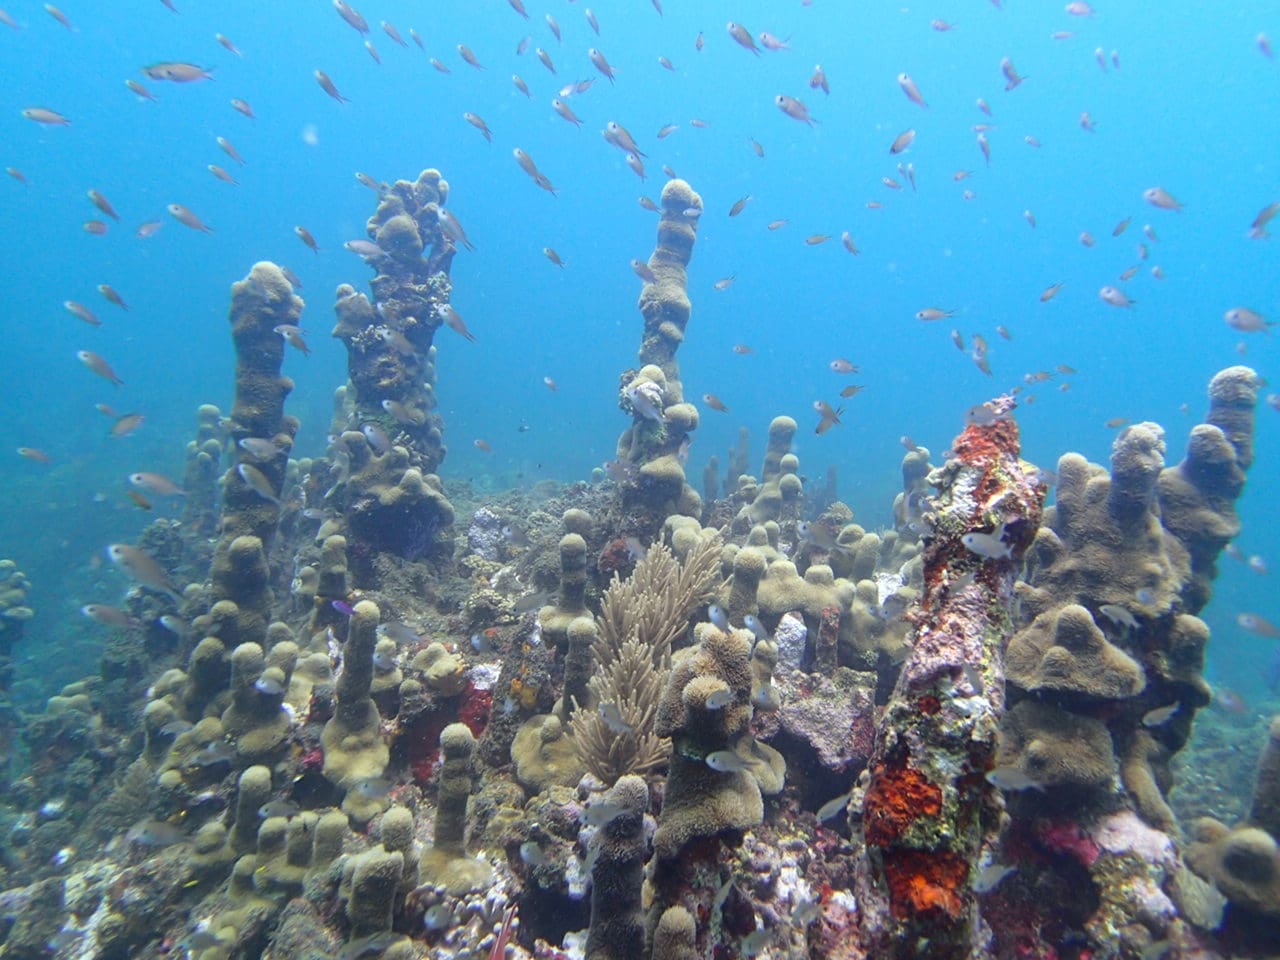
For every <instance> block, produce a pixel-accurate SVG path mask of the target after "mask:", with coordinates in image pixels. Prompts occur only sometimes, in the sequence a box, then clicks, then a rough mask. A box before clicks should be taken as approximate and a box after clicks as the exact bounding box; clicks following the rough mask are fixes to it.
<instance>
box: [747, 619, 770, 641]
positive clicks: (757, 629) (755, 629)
mask: <svg viewBox="0 0 1280 960" xmlns="http://www.w3.org/2000/svg"><path fill="white" fill-rule="evenodd" d="M742 625H743V626H744V627H746V628H747V629H748V630H750V631H751V633H752V634H753V635H754V636H755V638H756V639H757V640H768V639H769V631H768V630H766V629H765V628H764V624H763V623H761V622H760V618H759V617H757V616H756V615H755V614H751V613H748V614H747V615H746V616H745V617H743V618H742Z"/></svg>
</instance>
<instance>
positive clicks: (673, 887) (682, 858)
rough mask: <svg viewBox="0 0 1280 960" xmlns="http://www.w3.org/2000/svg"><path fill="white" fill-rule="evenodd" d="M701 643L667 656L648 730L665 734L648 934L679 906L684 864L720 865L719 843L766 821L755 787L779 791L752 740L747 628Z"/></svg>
mask: <svg viewBox="0 0 1280 960" xmlns="http://www.w3.org/2000/svg"><path fill="white" fill-rule="evenodd" d="M695 632H696V634H697V637H698V643H697V645H696V646H694V647H691V648H688V649H686V650H683V651H681V652H680V653H679V654H678V655H677V657H676V658H675V659H674V660H673V663H672V667H671V674H670V677H669V678H668V680H667V686H666V689H665V690H664V691H663V694H662V699H661V701H660V702H659V704H658V710H657V716H656V718H655V722H654V732H655V733H656V734H657V735H658V736H663V737H670V738H671V760H670V763H669V767H668V772H667V786H666V791H665V793H664V795H663V802H662V812H661V814H660V816H659V818H658V829H657V831H656V833H655V834H654V857H655V860H654V863H653V866H652V870H651V873H650V878H649V879H650V884H651V886H652V889H653V895H652V898H651V900H650V903H649V928H650V929H651V930H653V929H656V928H657V926H658V925H659V923H660V922H661V918H662V916H663V915H664V912H665V911H666V910H667V909H668V908H670V907H673V906H678V905H680V901H681V899H682V896H683V891H684V888H685V886H686V883H687V875H688V871H689V869H690V863H691V862H697V861H702V862H703V863H704V864H705V866H704V869H713V868H714V866H715V865H716V864H717V863H718V860H719V857H720V856H721V853H722V848H723V847H724V845H726V844H728V845H733V844H736V843H737V842H739V841H740V840H741V836H742V833H743V831H745V830H747V829H749V828H750V827H753V826H755V825H756V824H758V823H760V821H761V819H762V818H763V816H764V805H763V798H762V796H761V791H762V788H763V789H764V790H766V791H767V792H776V791H777V790H779V789H781V786H782V777H783V771H784V769H785V764H784V763H783V761H782V757H781V755H779V754H778V753H777V752H776V751H774V750H772V749H771V748H770V747H768V746H766V745H764V744H761V743H759V742H757V741H756V739H755V737H754V736H752V734H751V731H750V724H751V719H752V715H753V708H752V701H751V688H752V670H751V647H752V641H753V639H754V638H753V637H752V634H751V633H750V632H749V631H747V630H734V629H721V628H719V627H717V626H715V625H713V624H710V623H704V624H699V625H698V627H697V628H696V631H695Z"/></svg>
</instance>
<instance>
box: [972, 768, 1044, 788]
mask: <svg viewBox="0 0 1280 960" xmlns="http://www.w3.org/2000/svg"><path fill="white" fill-rule="evenodd" d="M986 779H987V783H989V784H991V785H992V786H993V787H998V788H999V789H1001V790H1013V791H1019V790H1039V791H1040V792H1041V793H1044V786H1043V784H1041V783H1040V782H1039V781H1038V780H1032V779H1031V778H1030V777H1029V776H1027V775H1026V774H1025V773H1023V772H1022V771H1021V770H1019V769H1018V768H1017V767H996V768H995V769H994V770H988V771H987V777H986Z"/></svg>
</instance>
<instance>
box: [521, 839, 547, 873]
mask: <svg viewBox="0 0 1280 960" xmlns="http://www.w3.org/2000/svg"><path fill="white" fill-rule="evenodd" d="M520 859H521V860H523V861H524V863H525V865H526V866H529V867H540V866H542V865H543V864H544V863H546V862H547V855H546V854H545V853H543V851H542V847H540V846H539V845H538V843H537V842H536V841H534V840H526V841H525V842H524V843H522V844H520Z"/></svg>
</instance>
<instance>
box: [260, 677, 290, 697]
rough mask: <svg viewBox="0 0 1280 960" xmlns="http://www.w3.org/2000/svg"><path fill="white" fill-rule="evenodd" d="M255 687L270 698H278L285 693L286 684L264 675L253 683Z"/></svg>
mask: <svg viewBox="0 0 1280 960" xmlns="http://www.w3.org/2000/svg"><path fill="white" fill-rule="evenodd" d="M253 687H254V689H255V690H257V691H258V692H259V693H262V694H265V695H267V696H269V697H278V696H280V694H282V693H284V684H283V683H281V682H280V681H279V680H277V679H276V678H275V677H268V676H266V675H263V676H261V677H259V678H258V679H257V680H255V681H253Z"/></svg>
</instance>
